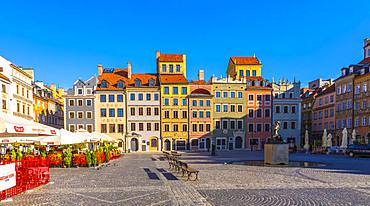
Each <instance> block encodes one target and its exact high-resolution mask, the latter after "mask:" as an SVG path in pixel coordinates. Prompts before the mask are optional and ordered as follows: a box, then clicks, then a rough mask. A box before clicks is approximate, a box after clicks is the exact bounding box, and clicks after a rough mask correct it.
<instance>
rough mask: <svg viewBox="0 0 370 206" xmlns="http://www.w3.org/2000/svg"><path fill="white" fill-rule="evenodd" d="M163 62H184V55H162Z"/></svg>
mask: <svg viewBox="0 0 370 206" xmlns="http://www.w3.org/2000/svg"><path fill="white" fill-rule="evenodd" d="M159 61H161V62H183V61H184V60H183V55H182V54H161V55H160V56H159Z"/></svg>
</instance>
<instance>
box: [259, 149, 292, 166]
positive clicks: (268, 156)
mask: <svg viewBox="0 0 370 206" xmlns="http://www.w3.org/2000/svg"><path fill="white" fill-rule="evenodd" d="M264 153H265V154H264V155H265V164H270V165H278V164H288V163H289V145H288V144H265V150H264Z"/></svg>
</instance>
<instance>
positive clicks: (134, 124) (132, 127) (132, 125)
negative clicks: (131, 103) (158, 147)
mask: <svg viewBox="0 0 370 206" xmlns="http://www.w3.org/2000/svg"><path fill="white" fill-rule="evenodd" d="M131 131H136V123H131Z"/></svg>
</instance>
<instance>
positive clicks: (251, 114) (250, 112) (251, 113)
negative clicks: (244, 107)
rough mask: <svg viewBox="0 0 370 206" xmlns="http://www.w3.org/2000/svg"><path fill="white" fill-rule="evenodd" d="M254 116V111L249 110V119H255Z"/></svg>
mask: <svg viewBox="0 0 370 206" xmlns="http://www.w3.org/2000/svg"><path fill="white" fill-rule="evenodd" d="M253 116H254V111H253V109H249V110H248V117H249V118H253Z"/></svg>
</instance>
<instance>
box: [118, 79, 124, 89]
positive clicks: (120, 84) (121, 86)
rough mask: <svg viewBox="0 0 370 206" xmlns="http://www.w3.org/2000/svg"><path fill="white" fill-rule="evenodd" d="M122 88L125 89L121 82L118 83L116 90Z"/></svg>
mask: <svg viewBox="0 0 370 206" xmlns="http://www.w3.org/2000/svg"><path fill="white" fill-rule="evenodd" d="M123 87H125V83H124V82H123V81H118V82H117V88H123Z"/></svg>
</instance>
